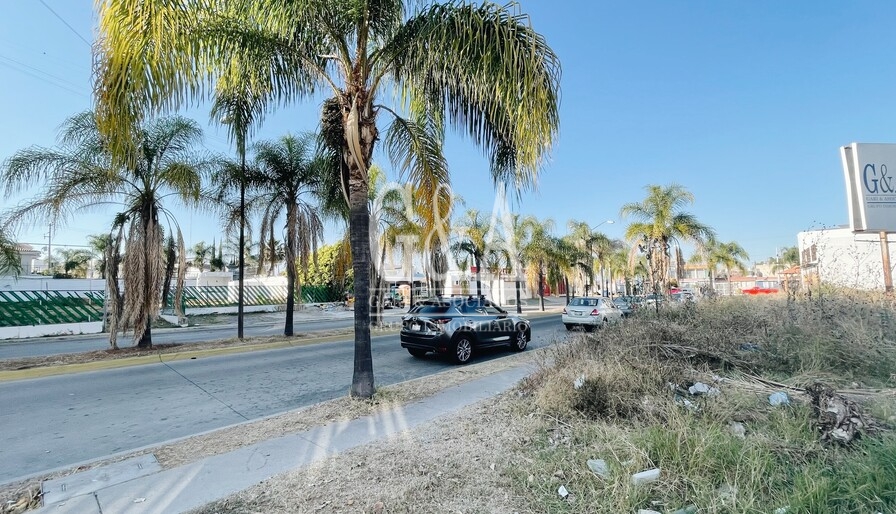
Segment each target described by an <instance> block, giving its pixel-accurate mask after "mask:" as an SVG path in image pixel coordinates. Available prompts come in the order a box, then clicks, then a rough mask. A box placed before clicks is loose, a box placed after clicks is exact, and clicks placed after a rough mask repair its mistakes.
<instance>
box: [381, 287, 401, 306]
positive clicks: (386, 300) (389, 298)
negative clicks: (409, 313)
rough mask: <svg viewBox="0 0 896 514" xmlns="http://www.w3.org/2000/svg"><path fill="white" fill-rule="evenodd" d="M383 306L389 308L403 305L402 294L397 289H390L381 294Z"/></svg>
mask: <svg viewBox="0 0 896 514" xmlns="http://www.w3.org/2000/svg"><path fill="white" fill-rule="evenodd" d="M383 307H384V308H386V309H391V308H393V307H398V308H402V307H404V296H402V295H401V293H399V292H398V291H390V292H388V293H386V294H385V296H383Z"/></svg>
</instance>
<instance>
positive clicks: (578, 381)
mask: <svg viewBox="0 0 896 514" xmlns="http://www.w3.org/2000/svg"><path fill="white" fill-rule="evenodd" d="M584 385H585V374H584V373H582V374H581V375H579V377H578V378H576V381H575V382H573V383H572V386H573V387H575V388H576V390H578V389H581V388H582V386H584Z"/></svg>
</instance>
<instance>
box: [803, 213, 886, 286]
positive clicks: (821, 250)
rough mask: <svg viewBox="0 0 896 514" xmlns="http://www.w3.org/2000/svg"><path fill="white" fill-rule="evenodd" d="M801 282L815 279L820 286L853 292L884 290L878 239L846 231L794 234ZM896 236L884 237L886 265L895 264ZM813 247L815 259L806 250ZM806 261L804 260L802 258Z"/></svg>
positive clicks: (843, 229) (836, 229)
mask: <svg viewBox="0 0 896 514" xmlns="http://www.w3.org/2000/svg"><path fill="white" fill-rule="evenodd" d="M797 240H798V242H799V250H800V255H801V256H802V257H801V262H800V265H801V270H802V274H803V280H804V281H811V280H813V276H816V277H817V279H818V280H820V281H821V282H823V283H827V284H832V285H836V286H842V287H851V288H856V289H876V290H883V289H884V272H883V258H882V257H881V252H880V236H879V235H878V234H877V233H874V234H854V233H853V232H852V230H850V229H849V228H842V227H841V228H833V229H825V230H813V231H807V232H800V233H799V234H797ZM894 240H896V234H889V235H888V243H889V244H888V245H887V246H888V247H889V250H890V265H891V267H892V265H893V264H894V263H896V241H894ZM812 245H815V252H814V253H815V259H814V260H811V256H810V255H808V254H810V253H811V252H810V250H811V247H812ZM807 256H808V257H810V260H808V261H807V260H805V259H806V257H807Z"/></svg>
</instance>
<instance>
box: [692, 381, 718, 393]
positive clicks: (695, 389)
mask: <svg viewBox="0 0 896 514" xmlns="http://www.w3.org/2000/svg"><path fill="white" fill-rule="evenodd" d="M688 392H689V393H691V394H692V395H694V396H699V395H702V394H705V395H707V396H718V395H719V394H721V393H722V391H720V390H719V388H717V387H712V386H709V385H706V384H704V383H703V382H697V383H696V384H694V385H692V386H691V387H689V388H688Z"/></svg>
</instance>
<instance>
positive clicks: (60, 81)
mask: <svg viewBox="0 0 896 514" xmlns="http://www.w3.org/2000/svg"><path fill="white" fill-rule="evenodd" d="M4 61H8V62H4ZM10 63H12V64H10ZM0 64H3V65H5V66H6V67H7V68H9V69H12V70H15V71H18V72H19V73H24V74H25V75H29V76H31V77H34V78H36V79H38V80H42V81H44V82H46V83H47V84H52V85H54V86H57V87H60V88H62V89H65V90H67V91H70V92H72V93H75V94H78V95H81V96H88V95H86V94H85V93H84V92H83V91H81V90H79V89H78V88H79V86H78V85H77V84H75V83H74V82H71V81H69V80H66V79H64V78H62V77H58V76H56V75H53V74H52V73H47V72H46V71H43V70H41V69H40V68H35V67H34V66H30V65H28V64H25V63H23V62H21V61H17V60H15V59H13V58H11V57H7V56H5V55H0ZM13 64H14V65H15V66H13ZM16 66H20V67H21V68H27V69H28V70H32V71H33V72H34V73H32V72H29V71H27V70H25V69H21V68H17V67H16ZM35 73H38V74H40V75H36V74H35Z"/></svg>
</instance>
